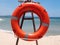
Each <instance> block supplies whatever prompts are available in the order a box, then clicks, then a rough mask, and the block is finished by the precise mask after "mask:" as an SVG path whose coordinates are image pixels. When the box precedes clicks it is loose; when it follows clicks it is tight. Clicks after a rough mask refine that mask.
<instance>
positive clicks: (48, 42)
mask: <svg viewBox="0 0 60 45" xmlns="http://www.w3.org/2000/svg"><path fill="white" fill-rule="evenodd" d="M11 32H12V31H11ZM19 40H20V41H19V45H27V44H28V45H35V41H31V42H30V41H24V40H21V39H19ZM15 42H16V37H15V36H14V33H13V32H12V33H9V32H6V31H4V30H1V29H0V45H15ZM38 44H39V45H60V35H56V36H44V37H43V38H41V39H39V40H38Z"/></svg>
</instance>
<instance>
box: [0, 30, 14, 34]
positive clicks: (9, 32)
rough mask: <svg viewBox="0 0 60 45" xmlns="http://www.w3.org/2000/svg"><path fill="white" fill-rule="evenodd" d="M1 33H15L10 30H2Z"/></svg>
mask: <svg viewBox="0 0 60 45" xmlns="http://www.w3.org/2000/svg"><path fill="white" fill-rule="evenodd" d="M0 31H2V32H7V33H11V34H12V33H13V31H8V30H3V29H0Z"/></svg>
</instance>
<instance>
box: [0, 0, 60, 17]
mask: <svg viewBox="0 0 60 45" xmlns="http://www.w3.org/2000/svg"><path fill="white" fill-rule="evenodd" d="M34 1H35V2H40V4H41V5H42V6H43V7H44V8H45V9H46V10H47V12H48V14H49V17H60V0H34ZM19 4H20V3H19V2H18V0H0V16H5V15H7V16H9V15H12V12H13V11H14V10H15V8H16V7H17V6H18V5H19Z"/></svg>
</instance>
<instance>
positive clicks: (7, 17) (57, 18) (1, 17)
mask: <svg viewBox="0 0 60 45" xmlns="http://www.w3.org/2000/svg"><path fill="white" fill-rule="evenodd" d="M5 17H7V18H10V17H12V16H0V18H5ZM28 17H30V16H28ZM35 18H38V17H35ZM50 19H60V17H50Z"/></svg>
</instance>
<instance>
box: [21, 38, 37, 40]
mask: <svg viewBox="0 0 60 45" xmlns="http://www.w3.org/2000/svg"><path fill="white" fill-rule="evenodd" d="M21 39H23V40H37V39H27V38H21Z"/></svg>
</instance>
